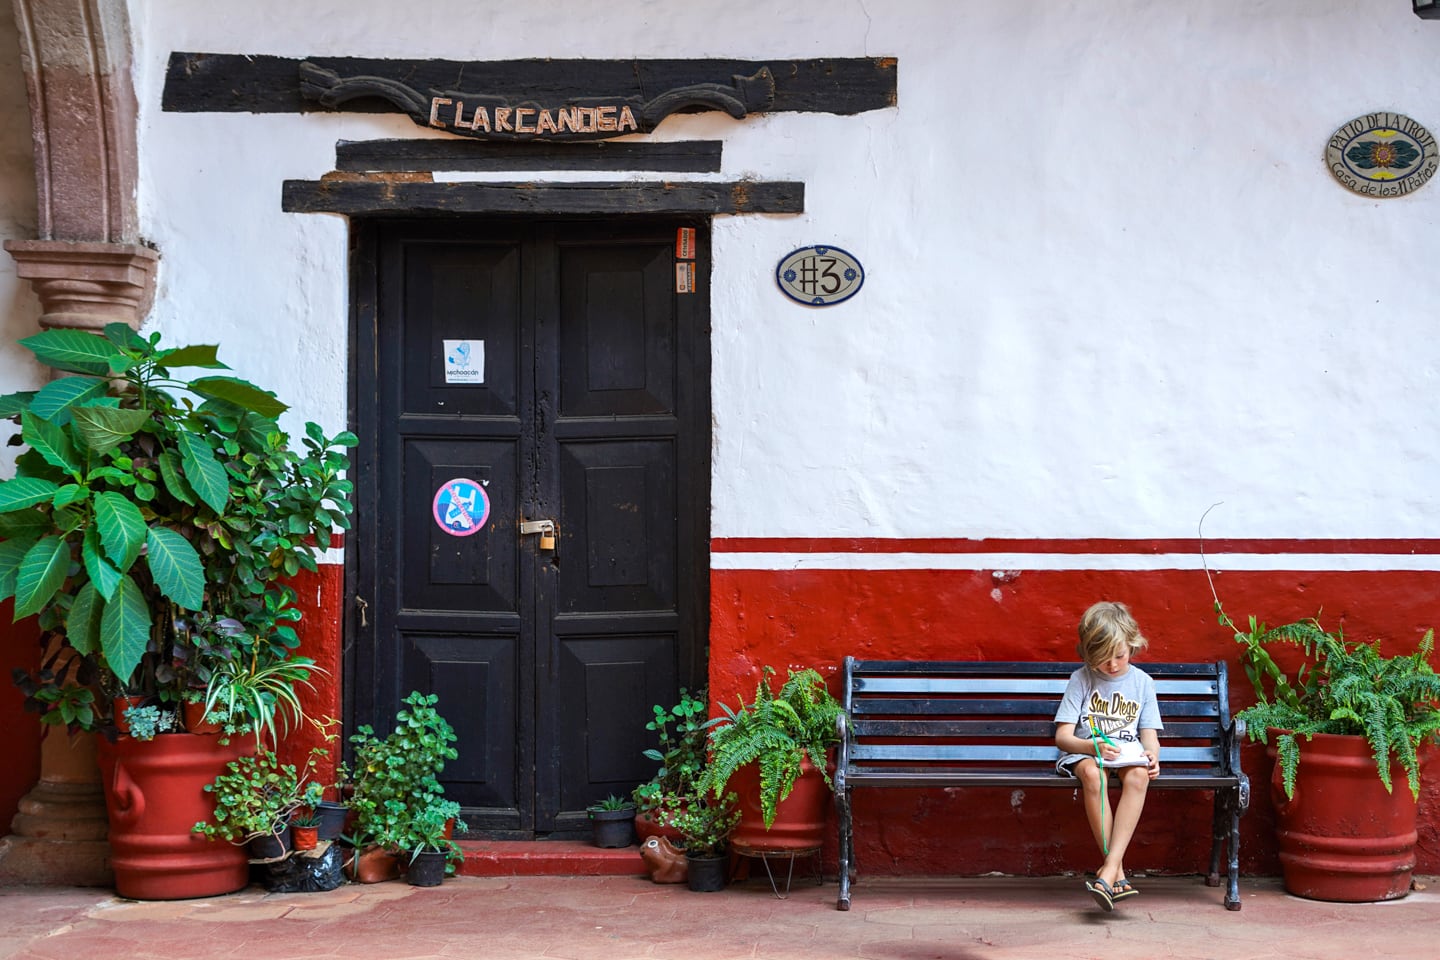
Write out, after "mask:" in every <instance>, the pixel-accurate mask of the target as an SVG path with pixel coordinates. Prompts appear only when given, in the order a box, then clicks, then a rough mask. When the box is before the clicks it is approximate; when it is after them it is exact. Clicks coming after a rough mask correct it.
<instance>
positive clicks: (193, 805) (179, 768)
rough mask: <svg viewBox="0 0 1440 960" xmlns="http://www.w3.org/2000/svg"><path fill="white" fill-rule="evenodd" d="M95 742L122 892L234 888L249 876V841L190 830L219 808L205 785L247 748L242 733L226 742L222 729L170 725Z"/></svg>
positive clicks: (170, 894)
mask: <svg viewBox="0 0 1440 960" xmlns="http://www.w3.org/2000/svg"><path fill="white" fill-rule="evenodd" d="M96 742H97V753H98V755H99V760H100V772H101V776H102V778H103V779H104V786H105V806H106V810H107V812H108V813H109V819H110V860H111V865H112V866H113V867H114V869H115V891H116V893H118V894H120V896H122V897H128V898H130V899H132V900H188V899H190V898H192V897H213V896H217V895H219V894H222V893H233V892H234V891H236V890H239V889H241V888H242V887H244V886H245V885H246V884H247V883H248V882H249V880H250V865H249V863H248V861H247V859H246V854H245V848H244V847H237V846H235V845H233V844H229V843H224V842H220V841H215V840H209V839H207V838H206V837H204V836H203V835H201V834H195V833H192V832H191V831H190V828H191V827H192V826H194V825H195V823H196V822H197V821H200V820H208V819H209V818H210V816H211V814H213V813H214V812H215V800H214V798H213V797H211V795H210V794H208V793H206V792H205V790H204V787H205V785H206V784H208V783H210V782H211V781H212V780H214V779H215V777H216V776H218V775H219V774H221V773H222V772H224V769H225V764H227V763H229V762H230V761H231V760H235V759H237V758H239V757H240V756H242V755H243V754H245V753H246V751H247V745H246V743H245V741H244V740H243V739H241V738H237V740H236V742H232V743H230V744H228V745H225V746H222V745H221V744H220V743H219V738H218V737H211V736H200V735H197V734H192V733H166V734H161V735H160V736H158V737H156V738H155V739H153V740H143V741H142V740H134V739H132V738H130V737H120V738H119V739H117V740H116V742H115V743H111V742H110V741H108V740H106V739H105V738H104V737H98V738H97V741H96ZM248 749H254V747H253V744H251V745H250V746H249V747H248Z"/></svg>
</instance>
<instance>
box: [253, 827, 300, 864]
mask: <svg viewBox="0 0 1440 960" xmlns="http://www.w3.org/2000/svg"><path fill="white" fill-rule="evenodd" d="M245 846H246V848H247V849H248V850H249V851H250V859H251V860H276V859H279V858H280V857H283V856H285V854H287V853H289V852H290V825H289V824H286V825H285V829H284V830H281V831H280V832H279V833H262V834H260V836H258V837H251V838H250V840H249V841H248V842H247V843H246V844H245Z"/></svg>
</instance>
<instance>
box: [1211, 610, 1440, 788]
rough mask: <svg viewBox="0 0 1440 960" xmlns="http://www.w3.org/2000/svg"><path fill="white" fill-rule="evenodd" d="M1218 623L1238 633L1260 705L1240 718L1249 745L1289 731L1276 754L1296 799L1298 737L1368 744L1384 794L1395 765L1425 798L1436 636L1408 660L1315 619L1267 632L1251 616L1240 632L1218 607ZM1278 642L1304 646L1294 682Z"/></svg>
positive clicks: (1437, 720) (1439, 723)
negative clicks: (1351, 738)
mask: <svg viewBox="0 0 1440 960" xmlns="http://www.w3.org/2000/svg"><path fill="white" fill-rule="evenodd" d="M1215 611H1216V613H1217V614H1218V615H1219V619H1220V623H1221V624H1222V625H1224V626H1227V627H1229V628H1231V629H1232V630H1234V631H1235V640H1236V642H1237V643H1239V644H1240V645H1241V646H1242V647H1244V652H1243V654H1242V666H1243V667H1244V669H1245V674H1246V676H1248V677H1249V678H1250V683H1251V685H1252V686H1253V687H1254V688H1255V697H1256V701H1257V702H1256V703H1255V705H1254V706H1252V707H1247V708H1245V709H1244V710H1241V711H1240V712H1239V713H1238V714H1236V719H1238V720H1242V721H1244V723H1245V724H1246V729H1247V731H1248V733H1249V736H1250V739H1251V740H1258V741H1259V742H1261V743H1268V742H1269V741H1268V737H1269V733H1268V730H1269V728H1271V727H1273V728H1276V729H1277V730H1281V731H1284V732H1282V733H1280V734H1279V735H1278V736H1277V737H1276V739H1275V744H1276V753H1277V756H1278V758H1279V761H1280V770H1281V774H1282V776H1283V777H1284V781H1285V795H1286V796H1294V793H1295V775H1296V771H1297V770H1298V769H1299V766H1300V746H1299V744H1298V743H1297V742H1296V737H1300V736H1303V737H1306V738H1307V739H1308V738H1309V737H1310V736H1311V735H1312V734H1316V733H1333V734H1350V735H1358V736H1363V737H1365V738H1366V740H1367V741H1369V743H1370V748H1371V750H1372V751H1373V753H1374V756H1375V768H1376V771H1377V772H1378V773H1379V775H1380V781H1381V782H1382V783H1383V784H1385V789H1386V791H1389V790H1390V789H1391V763H1392V758H1393V761H1394V762H1398V763H1399V765H1400V766H1401V768H1402V769H1404V771H1405V774H1406V777H1407V779H1408V781H1409V785H1410V793H1411V795H1412V796H1414V797H1417V798H1418V797H1419V795H1420V763H1419V760H1418V758H1417V751H1418V749H1419V747H1420V745H1421V744H1422V743H1424V742H1425V741H1426V740H1434V739H1435V738H1436V735H1437V732H1440V677H1437V676H1436V674H1435V672H1434V670H1433V669H1432V668H1431V666H1430V655H1431V653H1432V652H1433V650H1434V643H1435V631H1434V630H1429V631H1426V633H1425V636H1424V638H1423V639H1422V640H1421V641H1420V644H1419V647H1418V648H1417V649H1416V650H1415V652H1414V653H1413V654H1410V655H1408V656H1396V657H1389V658H1386V657H1382V656H1381V655H1380V644H1379V643H1378V642H1377V643H1368V644H1367V643H1353V642H1348V641H1346V640H1345V637H1344V634H1343V633H1342V632H1341V631H1339V630H1337V631H1336V632H1334V633H1330V632H1328V631H1326V630H1325V629H1324V628H1323V627H1321V626H1320V621H1319V620H1318V619H1314V618H1312V619H1309V620H1300V621H1296V622H1294V623H1286V624H1282V625H1280V626H1278V627H1267V626H1266V625H1265V624H1264V623H1262V622H1258V621H1257V620H1256V619H1255V618H1254V617H1251V618H1250V624H1249V627H1250V628H1249V630H1248V631H1247V630H1241V629H1240V628H1239V626H1237V625H1236V624H1235V622H1234V621H1233V620H1231V619H1230V617H1229V616H1228V615H1227V614H1226V613H1225V610H1224V608H1222V607H1221V605H1220V601H1219V600H1218V599H1217V600H1216V601H1215ZM1273 643H1284V644H1291V645H1294V646H1296V647H1299V648H1300V649H1301V650H1302V651H1303V653H1304V655H1305V662H1304V663H1302V664H1301V665H1300V667H1299V668H1298V669H1297V670H1296V671H1295V678H1294V681H1293V682H1292V681H1291V679H1290V678H1289V677H1288V676H1287V675H1286V674H1285V672H1284V671H1283V670H1281V669H1280V667H1279V666H1278V665H1277V664H1276V663H1275V661H1274V660H1273V659H1272V658H1271V656H1270V652H1269V646H1270V644H1273Z"/></svg>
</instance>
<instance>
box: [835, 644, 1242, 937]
mask: <svg viewBox="0 0 1440 960" xmlns="http://www.w3.org/2000/svg"><path fill="white" fill-rule="evenodd" d="M1137 666H1139V667H1140V669H1142V670H1144V671H1145V672H1146V673H1148V674H1149V675H1150V676H1151V677H1153V678H1154V679H1155V691H1156V697H1157V699H1158V700H1159V702H1160V717H1161V722H1162V723H1163V724H1164V726H1165V729H1164V730H1163V731H1162V732H1161V735H1160V776H1159V777H1158V778H1156V779H1155V780H1153V781H1151V783H1150V789H1152V790H1155V789H1161V790H1163V789H1175V790H1212V791H1214V795H1215V799H1214V803H1215V806H1214V819H1213V823H1212V840H1211V847H1210V870H1209V872H1208V874H1207V875H1206V882H1207V883H1208V884H1209V885H1210V886H1219V884H1220V848H1221V846H1222V845H1227V846H1228V851H1227V852H1228V857H1227V861H1228V863H1227V866H1228V873H1229V880H1228V885H1227V887H1226V892H1225V908H1226V909H1227V910H1239V909H1240V864H1239V846H1240V815H1241V814H1242V813H1244V812H1245V810H1246V809H1247V808H1248V807H1249V805H1250V781H1249V779H1248V778H1247V777H1246V776H1245V774H1244V772H1242V771H1241V769H1240V741H1241V739H1243V735H1244V729H1243V727H1241V728H1240V729H1238V730H1237V726H1240V725H1238V724H1235V723H1233V722H1232V719H1231V716H1230V706H1229V688H1228V686H1227V677H1226V670H1225V664H1224V662H1219V663H1148V662H1147V663H1138V664H1137ZM1077 667H1079V664H1078V663H1053V662H1051V663H983V662H982V663H967V662H958V661H918V660H916V661H903V660H857V659H855V658H854V657H846V658H845V694H844V706H845V712H844V714H843V715H841V717H840V718H839V728H840V746H839V750H838V756H837V758H836V759H837V762H836V772H835V809H836V811H837V813H838V814H839V830H840V898H839V902H838V903H837V905H836V906H837V908H838V909H840V910H848V909H850V883H851V880H852V877H853V876H854V874H855V872H856V865H855V853H854V851H855V847H854V837H853V830H852V825H851V817H850V809H851V794H852V793H853V792H854V791H855V790H856V789H860V788H865V787H1007V788H1015V787H1023V788H1026V789H1029V788H1032V787H1053V788H1057V789H1061V790H1076V789H1078V788H1079V783H1078V782H1077V781H1075V780H1072V779H1070V778H1068V777H1065V776H1062V775H1060V774H1057V773H1056V772H1055V761H1056V759H1057V757H1058V752H1057V750H1056V747H1055V711H1056V709H1057V708H1058V707H1059V705H1060V697H1061V694H1062V693H1063V692H1064V690H1065V683H1066V681H1067V680H1068V679H1069V677H1070V674H1071V673H1072V672H1073V671H1074V670H1075V669H1076V668H1077ZM1116 789H1117V787H1116V786H1115V785H1114V784H1112V786H1111V797H1112V799H1113V798H1114V797H1115V796H1116V794H1115V790H1116ZM1040 828H1041V829H1044V827H1043V825H1042V826H1041V827H1040ZM1140 829H1141V830H1142V831H1143V830H1144V818H1143V817H1142V819H1141V825H1140ZM1227 841H1228V843H1227ZM1087 842H1088V833H1087Z"/></svg>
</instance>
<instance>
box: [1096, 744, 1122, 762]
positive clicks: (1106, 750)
mask: <svg viewBox="0 0 1440 960" xmlns="http://www.w3.org/2000/svg"><path fill="white" fill-rule="evenodd" d="M1100 759H1102V760H1104V761H1105V762H1106V763H1110V762H1111V761H1113V760H1119V759H1120V748H1119V747H1117V746H1115V745H1114V744H1110V743H1103V742H1102V743H1101V744H1100Z"/></svg>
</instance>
